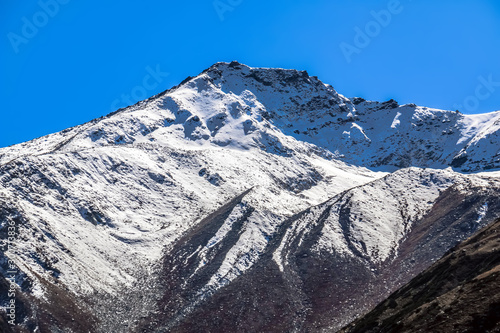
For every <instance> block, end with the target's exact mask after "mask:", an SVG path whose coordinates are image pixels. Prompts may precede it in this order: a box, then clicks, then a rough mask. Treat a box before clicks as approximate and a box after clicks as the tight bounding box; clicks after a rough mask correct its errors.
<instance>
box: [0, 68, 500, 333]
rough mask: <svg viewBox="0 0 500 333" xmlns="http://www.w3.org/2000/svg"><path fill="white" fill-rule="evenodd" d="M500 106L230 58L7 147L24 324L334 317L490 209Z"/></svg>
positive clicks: (253, 323) (9, 256)
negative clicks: (436, 102) (387, 90)
mask: <svg viewBox="0 0 500 333" xmlns="http://www.w3.org/2000/svg"><path fill="white" fill-rule="evenodd" d="M499 115H500V114H499V113H498V112H497V113H490V114H485V115H475V116H468V115H462V114H460V113H456V112H451V111H442V110H432V109H427V108H422V107H417V106H414V105H405V106H399V105H398V104H397V103H396V102H394V101H389V102H385V103H377V102H368V101H364V100H362V99H359V98H353V99H348V98H346V97H344V96H342V95H340V94H338V93H337V92H336V91H335V90H334V89H333V88H332V87H331V86H330V85H326V84H324V83H322V82H321V81H320V80H319V79H318V78H316V77H311V76H309V75H308V74H307V73H306V72H303V71H296V70H285V69H267V68H250V67H248V66H245V65H242V64H239V63H236V62H232V63H217V64H215V65H213V66H212V67H210V68H209V69H207V70H205V71H204V72H203V73H201V74H200V75H198V76H197V77H194V78H188V79H186V80H185V81H184V82H182V83H181V84H180V85H179V86H176V87H174V88H172V89H170V90H167V91H165V92H163V93H161V94H158V95H156V96H153V97H151V98H149V99H147V100H145V101H142V102H139V103H137V104H136V105H133V106H130V107H128V108H124V109H120V110H117V111H116V112H113V113H112V114H110V115H108V116H106V117H102V118H99V119H95V120H93V121H91V122H88V123H86V124H83V125H80V126H76V127H74V128H70V129H67V130H64V131H62V132H59V133H55V134H51V135H48V136H45V137H42V138H39V139H35V140H33V141H30V142H27V143H23V144H19V145H15V146H12V147H7V148H3V149H0V239H1V240H2V252H0V273H1V275H2V276H3V277H5V278H6V277H7V276H8V273H7V272H8V271H9V264H10V263H14V266H15V267H16V272H17V273H16V274H15V283H14V285H15V286H14V287H15V289H16V291H17V293H16V300H17V303H16V304H18V305H19V306H18V307H19V308H18V309H17V314H18V316H17V318H16V322H17V323H18V324H19V325H17V327H16V328H15V329H17V330H18V331H22V330H28V331H29V330H34V329H35V328H37V327H38V329H39V330H40V331H42V332H43V331H54V330H57V329H59V330H62V331H65V332H80V331H85V332H86V331H88V330H91V331H98V332H110V331H124V330H125V331H134V330H139V329H141V328H143V329H145V330H155V329H161V328H162V327H169V328H170V329H172V330H180V331H189V330H190V329H194V328H196V327H198V328H199V329H204V330H208V331H210V330H213V329H215V327H222V328H227V327H231V326H230V325H236V326H238V325H239V326H238V327H241V329H243V330H249V331H251V330H252V328H255V330H258V329H265V330H268V331H280V330H288V329H290V330H296V331H300V330H317V329H322V328H331V327H340V325H344V324H346V321H347V320H350V318H353V317H354V316H356V315H358V314H359V313H360V312H361V311H364V310H366V309H368V308H369V307H371V306H373V305H374V304H375V303H376V302H377V301H379V300H381V299H383V298H384V297H386V296H387V295H388V294H389V293H390V292H391V291H392V290H393V289H394V288H397V287H399V286H400V285H401V284H403V283H406V282H407V281H408V280H409V279H410V278H411V277H413V276H414V275H416V274H418V273H419V272H420V271H421V270H422V269H424V268H426V267H427V266H428V265H430V264H431V263H432V262H433V261H434V260H435V259H437V258H439V257H440V256H441V255H442V254H443V253H444V252H445V251H446V250H447V249H449V248H450V247H452V246H454V245H455V244H456V243H457V242H459V241H460V240H463V239H464V238H466V237H468V236H469V235H471V234H472V232H474V231H475V230H477V229H478V228H480V227H483V226H485V225H487V224H488V223H489V222H491V221H492V220H493V219H494V218H495V217H496V216H497V215H496V214H497V213H496V212H497V211H498V210H497V205H498V201H497V197H498V179H499V174H498V172H495V171H490V172H485V171H486V170H489V169H492V168H498V167H499V166H500V164H499V163H500V162H499V160H498V152H499V150H498V149H499V145H498V132H499V131H498V129H499V128H498V118H499ZM449 165H452V166H453V168H450V167H449ZM464 171H475V172H476V173H474V174H465V173H463V172H464ZM459 214H462V215H464V216H467V217H468V218H472V219H474V218H475V219H477V220H478V221H479V222H477V223H476V224H470V223H469V222H468V221H470V219H468V220H466V219H461V218H459ZM479 216H481V218H479ZM9 226H10V227H12V226H13V227H14V230H15V233H14V237H13V239H9V237H8V236H9V234H8V231H9ZM9 260H10V261H9ZM389 268H390V269H389ZM353 271H355V272H358V275H357V276H356V279H357V280H352V279H354V278H353V277H352V275H351V274H350V272H353ZM391 271H395V272H398V274H397V275H398V276H399V277H400V278H398V279H394V280H393V281H392V282H390V283H387V281H388V274H389V273H390V272H391ZM352 281H358V283H360V284H365V285H366V286H367V288H369V295H370V297H369V298H368V299H367V300H366V301H364V300H363V298H362V296H363V295H361V294H359V293H356V292H355V290H354V291H353V289H354V284H352V283H353V282H352ZM1 286H2V288H1V289H2V290H0V291H1V292H2V296H1V297H0V305H1V306H5V305H6V304H8V302H9V297H6V295H7V291H8V289H6V288H7V287H6V286H8V283H4V284H1ZM339 291H341V292H339ZM233 295H238V296H237V297H233ZM266 295H275V296H274V297H275V301H274V302H272V304H270V303H269V300H268V299H266V297H265V296H266ZM279 295H282V296H279ZM256 297H257V298H256ZM281 297H284V298H283V299H281ZM61 303H63V304H67V308H68V309H71V311H70V312H68V313H67V312H61V311H57V310H56V309H57V308H58V307H57V306H58V304H61ZM219 304H226V307H225V308H224V309H226V310H224V311H223V310H221V309H219ZM259 304H260V305H259ZM227 309H231V311H229V310H227ZM262 309H267V310H262ZM219 310H220V311H221V312H220V313H219V315H218V318H219V319H220V322H217V323H213V322H212V321H210V320H212V319H213V318H212V319H210V320H209V318H210V317H209V316H210V313H214V311H219ZM232 310H234V311H232ZM235 311H236V312H235ZM238 311H239V312H238ZM90 314H92V316H91V319H89V320H88V321H87V322H85V320H83V318H86V317H87V316H90ZM243 314H245V315H243ZM273 315H276V316H281V317H282V318H288V321H287V320H281V321H279V322H278V321H277V320H274V319H273V318H274V317H273ZM197 318H205V319H203V320H197ZM4 319H6V318H4ZM247 325H248V326H247ZM236 326H235V327H236ZM245 327H247V328H245Z"/></svg>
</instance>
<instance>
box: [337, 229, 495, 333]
mask: <svg viewBox="0 0 500 333" xmlns="http://www.w3.org/2000/svg"><path fill="white" fill-rule="evenodd" d="M341 332H500V220H497V221H496V222H495V223H493V224H491V225H490V226H488V227H487V228H485V229H483V230H481V231H480V232H478V233H477V234H476V235H474V236H473V237H471V238H469V239H467V240H466V241H464V242H462V243H461V244H460V245H458V246H456V247H454V248H453V249H452V250H450V251H448V253H447V254H446V255H445V256H444V257H443V258H441V259H440V260H439V261H437V262H436V263H435V264H434V265H432V267H430V268H429V269H427V270H426V271H425V272H423V273H421V274H419V275H418V276H417V277H416V278H414V279H413V280H411V282H410V283H408V284H407V285H405V286H404V287H403V288H401V289H399V290H398V291H396V292H395V293H393V294H392V295H391V296H390V297H389V298H388V299H387V300H385V301H384V302H382V303H381V304H380V305H378V306H377V307H376V308H375V309H374V310H373V311H371V312H370V313H368V314H366V315H365V316H363V317H362V318H360V319H357V320H356V321H355V322H354V323H352V324H351V325H349V326H348V327H346V328H344V329H343V330H342V331H341Z"/></svg>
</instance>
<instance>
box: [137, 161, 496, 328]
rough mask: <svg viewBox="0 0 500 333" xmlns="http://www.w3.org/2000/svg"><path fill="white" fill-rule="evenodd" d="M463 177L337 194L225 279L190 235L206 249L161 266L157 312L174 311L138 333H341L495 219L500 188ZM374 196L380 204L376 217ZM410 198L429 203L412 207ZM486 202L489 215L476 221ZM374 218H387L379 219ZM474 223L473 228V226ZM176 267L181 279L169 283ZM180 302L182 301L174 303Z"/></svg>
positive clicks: (400, 181)
mask: <svg viewBox="0 0 500 333" xmlns="http://www.w3.org/2000/svg"><path fill="white" fill-rule="evenodd" d="M462 177H463V176H460V175H456V174H454V173H452V172H443V171H432V170H429V171H425V170H417V169H415V170H401V171H400V172H397V173H395V174H391V175H388V176H386V177H384V178H383V179H380V180H376V181H374V182H372V183H369V184H366V185H362V186H359V187H356V188H354V189H351V190H348V191H346V192H343V193H341V194H339V195H338V196H336V197H334V198H332V199H331V200H328V201H327V202H325V203H323V204H321V205H318V206H316V207H313V208H310V209H308V210H306V211H304V212H302V213H300V214H298V215H296V216H294V217H292V218H291V219H289V220H287V221H285V222H284V223H283V224H282V225H281V226H280V228H279V229H278V230H276V232H275V233H274V234H272V235H269V241H268V244H267V246H266V247H265V248H264V249H263V250H262V252H261V253H260V254H259V256H258V260H257V261H256V262H255V263H254V264H253V266H252V267H251V268H250V269H248V271H247V272H245V274H242V275H238V274H237V273H232V272H234V271H236V272H237V271H238V267H237V266H235V267H234V268H233V269H232V270H231V269H229V270H226V271H225V273H226V274H227V275H226V276H224V275H222V276H221V275H220V274H217V273H216V272H217V269H218V267H220V261H218V260H213V261H209V262H207V263H204V266H203V267H204V271H199V270H198V267H199V265H198V264H197V263H198V262H200V261H204V260H206V258H207V257H206V256H205V255H200V253H203V251H204V250H205V249H211V243H210V241H208V239H209V238H210V232H208V233H207V231H206V230H205V231H203V232H199V233H198V234H195V235H191V236H190V238H191V239H200V237H202V236H203V237H205V241H203V242H202V243H195V245H194V246H193V243H189V244H190V246H191V247H192V250H191V251H187V252H185V251H186V248H185V247H184V246H183V247H182V248H181V249H182V250H174V251H172V252H169V255H167V257H165V259H164V269H163V271H164V277H162V280H164V279H167V280H168V281H170V282H169V283H168V286H166V287H164V289H161V290H163V291H162V294H164V297H163V299H162V300H160V301H159V302H158V306H157V307H158V308H160V309H162V308H164V309H172V310H173V309H175V312H174V313H173V314H171V313H169V312H161V314H155V315H154V316H149V317H148V318H147V319H146V320H145V322H146V323H147V324H145V326H143V327H142V328H140V329H139V330H138V331H141V329H146V327H147V329H146V331H162V330H168V331H170V332H199V331H219V332H229V331H232V330H233V329H235V328H237V330H242V331H246V332H263V331H265V332H283V331H290V332H306V331H321V330H323V329H328V330H330V329H335V328H337V329H338V328H340V327H341V325H344V324H346V323H348V322H349V321H350V320H351V319H352V318H353V317H354V316H355V315H357V314H360V313H361V312H362V311H363V310H367V309H369V308H370V307H372V306H374V305H375V304H376V303H377V302H379V301H381V300H382V299H383V298H384V295H389V294H390V292H391V291H392V290H394V289H395V288H397V287H399V286H401V285H402V284H404V283H406V282H407V281H409V279H410V278H412V277H413V276H415V275H416V274H418V273H419V272H420V271H421V270H422V269H424V268H426V267H427V266H429V265H430V264H431V263H432V262H433V261H434V260H436V259H437V258H439V257H440V256H442V255H443V254H444V252H445V251H446V250H447V249H449V248H450V247H452V246H454V245H455V244H457V242H459V241H460V240H463V239H465V238H466V237H468V236H470V235H472V234H473V233H474V232H475V231H476V230H478V229H480V228H481V227H483V226H485V225H487V224H488V223H489V222H490V221H492V219H494V218H496V217H498V216H499V214H498V211H499V210H498V209H499V208H500V201H499V200H498V195H499V194H500V188H499V187H498V184H497V185H496V187H495V188H491V187H489V186H490V179H489V178H475V179H473V180H472V182H471V181H470V180H469V179H467V178H465V177H463V178H462ZM370 192H371V193H373V194H374V195H375V196H377V197H379V198H384V200H385V201H386V205H385V206H384V207H383V208H382V209H381V207H379V206H380V203H379V202H378V201H377V200H374V198H373V197H372V196H371V195H370ZM414 195H420V196H422V198H425V200H423V199H420V200H415V198H412V199H413V200H411V201H410V199H411V197H412V196H414ZM485 203H487V205H488V207H489V210H488V212H486V213H485V214H484V215H481V214H482V213H481V214H480V211H481V207H482V206H483V205H484V204H485ZM392 205H394V210H393V212H391V208H390V207H391V206H392ZM377 211H379V212H383V213H384V215H383V216H378V217H377V216H376V215H377ZM374 215H375V216H374ZM457 216H462V217H461V218H458V219H457ZM471 219H473V220H474V221H476V222H474V223H473V224H471V223H470V221H471ZM389 222H391V223H389ZM218 223H221V221H219V222H218ZM240 223H241V224H239V225H238V224H236V223H235V224H233V230H232V231H231V233H228V234H227V236H226V237H225V238H223V239H222V240H220V243H219V244H222V247H221V248H220V252H218V253H219V255H220V256H224V255H226V256H227V254H226V253H227V252H225V250H223V248H224V246H227V244H228V243H229V244H231V243H233V242H234V240H235V238H237V237H238V233H239V232H241V230H244V229H245V222H244V220H240ZM429 225H430V226H429ZM217 228H218V227H217ZM422 229H423V230H425V232H422ZM212 232H214V233H215V232H216V231H215V230H214V231H212ZM391 233H392V237H394V238H393V240H392V241H391V236H390V235H391ZM234 247H237V246H234ZM234 247H233V248H234ZM200 249H201V250H200ZM226 251H227V250H226ZM172 253H174V254H175V253H176V254H175V255H173V258H177V259H175V260H174V259H173V258H172V257H171V256H172ZM240 253H242V254H245V255H247V256H248V255H251V253H245V252H244V251H241V252H240ZM182 258H189V262H190V264H188V265H186V264H184V265H179V264H178V261H179V260H180V261H183V259H182ZM191 262H192V263H193V264H191ZM214 266H215V267H214ZM176 267H177V268H176ZM178 267H182V269H183V270H184V271H183V273H182V274H179V275H174V276H173V272H176V270H177V269H178ZM207 272H211V273H207ZM232 274H234V275H236V276H237V277H236V278H233V279H234V280H232V281H231V283H227V284H225V286H224V288H222V289H220V290H217V289H216V288H213V287H209V288H208V289H207V287H206V286H207V285H209V284H207V281H208V280H210V279H211V278H212V279H213V278H214V277H218V278H219V279H220V278H222V279H226V278H228V276H231V275H232ZM227 282H229V281H227ZM186 286H189V287H186ZM180 299H183V300H188V302H187V303H183V302H179V301H174V300H180ZM172 302H173V303H175V305H173V304H172ZM214 318H217V319H216V320H215V319H214ZM140 327H141V326H140Z"/></svg>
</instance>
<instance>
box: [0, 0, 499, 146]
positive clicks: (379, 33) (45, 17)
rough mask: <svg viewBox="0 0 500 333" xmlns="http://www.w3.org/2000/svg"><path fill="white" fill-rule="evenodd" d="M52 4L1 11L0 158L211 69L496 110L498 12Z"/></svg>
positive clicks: (345, 4) (290, 3) (366, 1)
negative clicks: (280, 73)
mask: <svg viewBox="0 0 500 333" xmlns="http://www.w3.org/2000/svg"><path fill="white" fill-rule="evenodd" d="M54 1H56V0H42V1H41V2H37V1H17V0H4V1H1V2H0V22H1V23H0V27H1V31H0V35H1V42H0V55H1V62H0V63H1V65H0V66H1V67H0V74H1V86H0V98H1V104H0V105H1V106H0V147H3V146H7V145H11V144H14V143H19V142H22V141H27V140H30V139H33V138H35V137H39V136H42V135H45V134H48V133H52V132H56V131H60V130H62V129H65V128H67V127H70V126H74V125H78V124H81V123H83V122H86V121H89V120H91V119H93V118H96V117H99V116H102V115H105V114H107V113H109V112H111V111H113V109H114V108H117V107H121V106H125V104H127V103H129V102H135V101H136V100H135V99H134V98H133V97H143V95H144V94H147V95H148V96H150V95H153V94H156V93H158V92H160V91H163V90H165V89H168V88H170V87H171V86H173V85H175V84H178V83H179V82H180V81H181V80H183V79H184V78H185V77H187V76H188V75H191V76H193V75H196V74H198V73H199V72H201V71H202V70H203V69H205V68H207V67H209V66H210V65H212V64H213V63H215V62H217V61H231V60H238V61H240V62H242V63H245V64H247V65H249V66H254V67H283V68H296V69H301V70H307V71H308V72H309V73H310V74H311V75H317V76H318V77H319V78H320V79H321V80H323V81H324V82H325V83H329V84H332V85H333V86H334V87H335V88H336V89H337V90H338V91H339V92H340V93H342V94H344V95H346V96H348V97H352V96H361V97H364V98H366V99H371V100H381V101H383V100H387V99H390V98H394V99H396V100H397V101H398V102H400V103H410V102H413V103H417V104H419V105H424V106H429V107H436V108H442V109H453V110H454V109H456V108H457V105H461V106H462V108H461V111H462V112H464V113H478V112H488V111H494V110H499V109H500V61H499V59H500V2H499V1H498V0H489V1H488V0H476V1H472V0H467V1H465V0H439V1H435V0H401V1H400V4H399V5H397V4H395V3H394V0H390V1H374V0H343V1H342V0H336V1H331V0H295V1H294V0H286V1H281V0H280V1H269V0H267V1H264V0H220V1H212V0H203V1H196V0H191V1H164V0H162V1H156V0H151V1H141V2H140V1H127V0H123V1H115V2H114V3H113V4H110V3H109V2H108V1H95V0H87V1H76V0H64V1H63V0H59V1H60V2H54ZM54 3H57V4H58V7H55V6H54ZM63 3H64V4H63ZM43 4H45V5H43ZM372 11H375V12H377V13H380V11H386V12H384V13H386V14H387V12H389V13H390V17H388V16H387V15H381V17H379V22H381V23H379V22H377V21H376V19H375V17H374V16H373V13H372ZM391 11H392V13H391ZM389 21H390V22H389ZM359 31H362V32H363V34H366V31H368V32H369V36H368V39H367V38H366V36H363V37H365V38H363V37H359V36H357V35H358V34H359ZM356 36H357V37H356ZM158 70H159V71H160V73H157V74H156V75H155V76H152V75H151V74H150V72H154V71H158ZM165 73H169V75H168V76H167V75H166V74H165ZM488 81H490V82H489V83H488ZM491 81H493V82H491ZM125 95H131V96H132V97H131V98H130V99H129V98H126V97H123V96H125Z"/></svg>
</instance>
